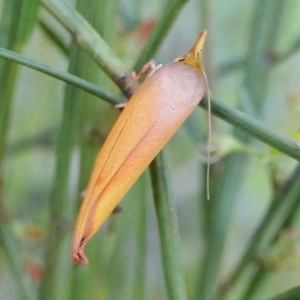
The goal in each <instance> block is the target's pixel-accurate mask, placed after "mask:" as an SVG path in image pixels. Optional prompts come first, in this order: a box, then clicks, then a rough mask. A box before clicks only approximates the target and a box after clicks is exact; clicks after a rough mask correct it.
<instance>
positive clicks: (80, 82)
mask: <svg viewBox="0 0 300 300" xmlns="http://www.w3.org/2000/svg"><path fill="white" fill-rule="evenodd" d="M0 57H3V58H6V59H8V60H10V61H13V62H16V63H18V64H21V65H23V66H26V67H28V68H31V69H33V70H37V71H40V72H42V73H45V74H47V75H50V76H52V77H54V78H57V79H60V80H62V81H64V82H67V83H69V84H72V85H74V86H76V87H78V88H81V89H82V90H84V91H86V92H88V93H90V94H92V95H94V96H97V97H99V98H102V99H103V100H106V101H107V102H109V103H111V104H117V103H120V101H121V98H120V97H118V96H116V95H113V94H111V93H109V92H107V91H105V90H103V89H101V88H99V87H97V86H96V85H94V84H92V83H90V82H88V81H86V80H84V79H81V78H79V77H77V76H74V75H72V74H70V73H67V72H63V71H60V70H57V69H54V68H51V67H50V66H48V65H46V64H43V63H40V62H37V61H34V60H32V59H29V58H26V57H24V56H22V55H20V54H17V53H15V52H13V51H9V50H7V49H4V48H0Z"/></svg>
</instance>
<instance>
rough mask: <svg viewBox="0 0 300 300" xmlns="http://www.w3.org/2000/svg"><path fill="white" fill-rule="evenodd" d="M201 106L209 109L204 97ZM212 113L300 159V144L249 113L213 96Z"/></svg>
mask: <svg viewBox="0 0 300 300" xmlns="http://www.w3.org/2000/svg"><path fill="white" fill-rule="evenodd" d="M199 106H201V107H203V108H205V109H207V99H206V98H205V99H203V100H202V101H201V102H200V104H199ZM211 110H212V114H213V115H215V116H217V117H219V118H221V119H223V120H224V121H226V122H227V123H229V124H231V125H233V126H235V127H237V128H239V129H242V130H244V131H245V132H247V133H249V134H250V135H251V136H253V137H255V138H257V139H258V140H260V141H261V142H263V143H265V144H267V145H269V146H271V147H273V148H275V149H277V150H279V151H280V152H282V153H285V154H286V155H288V156H290V157H292V158H294V159H296V160H298V161H300V145H299V144H297V143H296V142H294V141H292V140H290V139H287V138H285V137H284V136H282V135H280V134H278V133H276V132H274V131H272V130H270V129H268V128H267V127H265V126H264V125H263V124H261V123H260V122H258V121H256V120H255V119H253V118H252V117H250V116H249V115H247V114H245V113H243V112H241V111H239V110H236V109H232V108H230V107H229V106H227V105H225V104H224V103H222V102H221V101H218V100H216V99H215V98H212V101H211Z"/></svg>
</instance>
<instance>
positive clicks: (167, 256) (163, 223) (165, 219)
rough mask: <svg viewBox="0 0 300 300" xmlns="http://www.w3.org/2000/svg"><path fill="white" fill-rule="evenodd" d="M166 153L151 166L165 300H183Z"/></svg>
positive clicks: (162, 153) (176, 227)
mask: <svg viewBox="0 0 300 300" xmlns="http://www.w3.org/2000/svg"><path fill="white" fill-rule="evenodd" d="M165 156H166V154H165V152H164V151H163V152H160V153H159V154H158V156H157V157H156V159H155V160H154V161H153V162H152V163H151V165H150V174H151V182H152V188H153V195H154V203H155V210H156V216H157V221H158V228H159V236H160V244H161V253H162V260H163V266H164V275H165V281H166V288H167V293H168V299H170V300H184V299H186V291H185V283H184V278H183V274H184V272H183V270H182V266H181V259H180V245H179V233H178V223H177V215H176V207H175V203H174V202H173V201H174V200H173V195H172V188H171V187H170V178H169V176H170V175H169V170H168V165H167V162H166V157H165Z"/></svg>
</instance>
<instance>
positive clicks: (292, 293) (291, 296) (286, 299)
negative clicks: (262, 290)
mask: <svg viewBox="0 0 300 300" xmlns="http://www.w3.org/2000/svg"><path fill="white" fill-rule="evenodd" d="M299 295H300V287H299V286H297V287H295V288H293V289H291V290H289V291H287V292H285V293H283V294H280V295H278V296H276V297H273V298H271V299H269V300H298V299H299Z"/></svg>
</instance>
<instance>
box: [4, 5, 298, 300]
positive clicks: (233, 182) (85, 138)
mask: <svg viewBox="0 0 300 300" xmlns="http://www.w3.org/2000/svg"><path fill="white" fill-rule="evenodd" d="M45 2H47V1H41V2H38V1H35V0H23V1H21V0H7V1H5V0H0V11H1V12H2V13H1V23H0V26H1V27H0V46H1V47H3V48H6V49H10V50H13V51H15V52H18V53H20V54H22V55H23V56H25V57H26V58H30V59H33V60H35V61H38V62H42V63H45V64H47V65H49V66H51V67H53V68H56V69H59V70H61V71H65V72H70V73H73V74H75V75H77V76H78V77H81V78H85V79H86V80H87V81H90V82H92V83H94V84H95V85H98V86H100V87H102V88H103V89H104V90H107V91H110V92H111V93H114V94H116V95H120V90H119V89H118V88H117V86H116V85H115V84H114V83H113V82H112V81H111V79H109V77H108V76H107V75H105V72H103V71H102V70H101V68H100V67H99V66H98V65H97V64H96V63H95V61H94V60H93V59H92V58H91V56H90V55H88V54H87V51H84V50H82V49H80V47H78V46H77V45H76V39H75V38H72V36H71V35H70V33H69V32H68V30H66V28H64V27H68V26H66V25H64V26H62V24H61V22H60V21H59V20H57V19H59V18H58V17H57V15H56V17H54V16H55V13H53V12H52V13H49V7H48V9H46V8H45V5H43V3H45ZM52 2H53V3H55V2H57V1H52V0H51V1H49V3H50V6H51V3H52ZM66 2H69V3H70V5H71V6H72V5H73V6H74V5H75V4H74V2H76V1H66ZM46 6H47V5H46ZM172 7H173V8H176V11H174V12H171V13H170V16H169V17H168V19H167V20H166V21H165V23H163V21H162V20H164V18H165V17H166V15H167V13H168V12H169V11H170V10H171V8H172ZM76 9H77V10H78V11H79V12H80V13H81V14H82V15H83V16H84V17H85V18H86V19H87V21H88V22H89V23H90V24H92V26H93V27H95V28H96V30H97V31H98V32H99V34H100V35H101V36H102V37H103V39H104V40H105V41H106V43H107V44H108V45H109V46H110V47H111V49H112V50H113V51H114V52H115V53H116V55H117V56H118V57H119V59H120V60H121V61H122V62H123V64H124V65H125V66H126V68H127V69H128V70H132V69H133V66H134V65H136V62H137V61H138V59H139V58H140V60H139V64H141V63H142V62H143V59H145V58H141V56H140V55H141V54H143V52H145V50H144V49H145V48H144V47H145V46H147V45H148V44H147V41H148V40H149V38H150V39H151V37H153V36H154V37H157V40H156V42H155V43H156V44H155V43H154V46H153V47H152V50H151V51H152V53H151V51H150V54H151V57H153V58H155V60H156V61H157V62H161V63H163V64H165V63H167V62H170V61H172V60H174V59H175V58H176V57H178V56H180V55H182V54H185V53H187V51H188V50H189V49H190V47H191V45H192V44H193V43H194V41H195V39H196V37H197V35H198V34H199V32H200V31H201V30H203V29H207V30H208V39H207V42H206V44H205V48H204V53H203V56H204V57H203V63H204V66H205V69H206V73H207V76H208V79H209V84H210V89H211V95H212V96H213V97H215V98H217V99H219V100H220V101H222V102H223V103H225V104H227V105H228V106H230V107H233V108H238V109H241V110H243V111H244V112H246V113H247V114H248V115H250V116H252V117H253V118H254V119H257V120H259V121H260V122H261V123H262V124H264V125H265V126H267V127H268V128H270V129H271V130H272V131H274V132H277V133H280V134H282V135H284V136H286V137H288V138H290V139H292V140H294V141H296V142H299V138H300V134H299V129H300V122H299V120H300V104H299V103H300V102H299V100H300V85H299V74H300V73H299V66H300V51H299V47H300V42H299V40H300V35H299V33H300V27H299V16H300V3H299V1H297V0H290V1H283V0H265V1H259V0H252V1H237V0H225V1H224V0H223V1H220V0H215V1H208V0H191V1H188V2H186V1H176V0H173V1H166V0H164V1H157V0H156V1H154V0H153V1H138V0H123V1H122V0H118V1H115V0H110V1H108V0H98V1H97V0H90V1H77V4H76ZM177 14H178V15H177ZM53 15H54V16H53ZM176 16H177V17H176ZM66 23H68V20H66ZM159 24H163V28H165V31H160V32H156V31H155V30H156V28H157V26H158V25H159ZM167 27H169V29H168V30H167ZM156 46H157V47H156ZM156 48H157V49H156ZM141 65H142V64H141ZM139 67H140V66H139ZM138 69H139V68H137V71H138ZM0 78H1V82H0V85H1V86H0V102H1V105H0V123H1V132H0V134H1V136H0V138H1V140H0V142H1V143H0V147H1V149H0V150H1V151H0V171H1V173H0V176H1V178H0V179H1V188H0V201H1V207H0V208H1V224H0V225H1V245H0V291H1V292H0V299H88V300H89V299H116V300H119V299H122V300H123V299H138V300H139V299H171V297H170V294H169V292H168V290H166V288H165V284H164V275H163V268H162V259H161V251H160V240H159V233H158V227H157V220H156V214H155V208H154V205H153V196H152V192H151V184H150V176H149V172H148V171H147V172H145V174H144V175H143V176H142V177H141V179H140V180H139V181H138V182H137V184H136V185H135V186H134V187H133V188H132V190H131V191H130V193H129V194H128V195H127V196H126V197H125V199H124V200H123V201H122V202H121V207H122V212H121V213H119V214H115V215H112V216H111V217H110V218H109V219H108V220H107V222H106V223H105V225H104V226H103V227H102V228H101V230H100V231H99V233H98V234H97V236H96V237H95V238H94V239H93V240H92V241H91V242H90V243H89V244H88V246H87V256H88V257H89V261H90V265H89V266H88V267H79V268H78V267H74V266H72V265H71V262H70V257H69V256H70V255H69V254H70V240H71V234H72V230H73V226H74V222H75V217H76V211H77V209H78V206H79V203H80V201H81V197H80V194H81V192H82V191H83V190H84V188H85V186H86V184H87V181H88V178H89V174H90V172H91V170H92V166H93V161H94V157H95V155H96V154H97V152H98V150H99V149H100V147H101V144H102V143H103V141H104V139H105V137H106V135H107V133H108V131H109V129H110V128H111V126H112V124H113V123H114V122H115V120H116V118H117V116H118V112H117V111H116V110H115V109H114V108H113V107H112V105H111V104H108V103H106V102H104V101H102V100H101V99H99V98H96V97H95V96H92V95H89V94H87V93H86V92H84V91H81V90H80V89H78V88H76V87H72V86H70V85H66V84H65V83H64V82H62V81H60V80H58V79H56V78H52V77H49V76H47V75H45V74H43V73H41V72H37V71H35V70H31V69H29V68H26V67H24V66H20V65H17V64H15V63H9V62H8V61H7V60H4V59H2V58H1V61H0ZM212 118H213V120H212V121H213V123H212V125H213V148H214V149H213V153H212V162H213V164H212V170H211V171H212V172H211V179H210V181H211V182H210V186H211V200H210V201H207V200H206V196H205V195H206V191H205V176H206V154H205V145H206V140H207V113H206V111H203V110H202V109H200V108H199V109H197V110H196V111H195V112H194V113H193V114H192V116H191V117H190V118H189V119H188V120H187V121H186V123H185V124H184V126H183V127H182V128H181V129H180V130H179V131H178V132H177V133H176V134H175V136H174V137H173V138H172V140H171V141H170V142H169V143H168V144H167V146H166V152H167V154H168V158H169V162H170V170H171V179H172V181H171V182H172V187H173V194H174V199H175V203H176V207H177V215H178V224H179V229H180V251H181V259H182V264H183V270H184V273H183V275H184V278H185V284H186V291H187V296H186V299H205V300H206V299H208V300H209V299H228V300H229V299H258V300H259V299H271V298H272V297H275V296H276V295H278V294H280V293H283V292H284V291H286V290H288V289H290V288H293V287H295V286H297V285H299V283H300V276H299V274H300V272H299V270H300V262H299V261H300V260H299V258H300V257H299V225H300V224H299V221H298V219H299V218H298V214H299V203H298V202H299V200H300V194H299V193H300V191H298V190H297V187H298V186H299V189H300V183H298V182H297V180H298V181H299V180H300V175H299V170H298V169H297V168H299V167H298V165H297V162H296V160H295V159H292V158H289V157H287V156H286V155H285V154H282V153H280V152H279V151H277V150H274V149H272V148H270V147H269V146H267V145H264V144H262V143H261V142H257V141H256V140H254V139H253V138H251V137H249V136H248V134H245V133H243V132H241V131H239V130H238V129H233V127H232V126H231V125H228V124H227V123H225V122H224V121H221V120H219V119H217V118H216V117H212ZM137 126H138V124H137ZM284 204H286V206H283V205H284ZM262 224H263V225H262ZM54 226H56V227H55V228H54ZM51 230H52V231H51ZM260 230H261V231H260ZM51 232H52V233H51ZM51 237H52V238H53V237H54V239H55V240H56V239H57V240H56V241H57V247H56V246H54V248H55V251H53V250H49V249H52V248H51V246H49V245H50V244H51V242H49V240H50V239H51ZM253 237H254V238H253ZM255 237H257V238H258V239H259V242H257V241H255ZM251 238H252V240H251ZM251 245H254V246H253V248H251ZM52 246H53V245H52ZM47 249H48V250H47ZM247 249H248V250H249V249H250V250H249V252H248V253H249V256H248V258H247V259H246V260H245V263H244V265H243V271H242V272H240V273H237V272H238V271H237V269H236V268H237V267H238V266H241V265H242V263H241V262H240V258H241V257H243V255H244V253H245V251H247ZM49 251H50V256H51V258H49V256H48V255H49ZM51 251H53V252H52V254H54V253H55V255H51ZM232 274H237V275H236V277H234V279H232V277H231V275H232ZM299 298H300V296H299ZM173 299H179V298H176V297H174V298H173ZM278 299H279V298H278ZM280 299H281V298H280ZM282 299H289V298H282ZM291 299H298V298H291Z"/></svg>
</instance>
